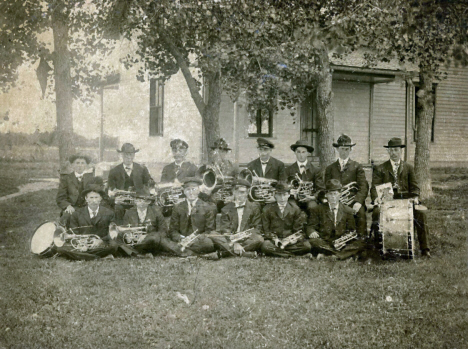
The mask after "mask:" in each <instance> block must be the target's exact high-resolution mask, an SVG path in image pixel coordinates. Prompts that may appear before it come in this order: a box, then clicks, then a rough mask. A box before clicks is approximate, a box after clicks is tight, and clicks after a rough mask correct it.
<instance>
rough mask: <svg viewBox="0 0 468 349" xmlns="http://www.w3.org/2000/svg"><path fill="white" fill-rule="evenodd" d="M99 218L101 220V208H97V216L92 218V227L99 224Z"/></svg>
mask: <svg viewBox="0 0 468 349" xmlns="http://www.w3.org/2000/svg"><path fill="white" fill-rule="evenodd" d="M101 218H102V207H101V206H99V208H98V212H97V215H96V217H94V223H93V225H97V224H98V223H99V221H100V220H101Z"/></svg>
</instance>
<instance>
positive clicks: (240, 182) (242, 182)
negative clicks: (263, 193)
mask: <svg viewBox="0 0 468 349" xmlns="http://www.w3.org/2000/svg"><path fill="white" fill-rule="evenodd" d="M232 185H233V186H234V187H240V186H243V187H246V188H250V187H251V184H250V182H249V181H247V180H245V179H242V178H239V179H236V180H235V181H234V183H232Z"/></svg>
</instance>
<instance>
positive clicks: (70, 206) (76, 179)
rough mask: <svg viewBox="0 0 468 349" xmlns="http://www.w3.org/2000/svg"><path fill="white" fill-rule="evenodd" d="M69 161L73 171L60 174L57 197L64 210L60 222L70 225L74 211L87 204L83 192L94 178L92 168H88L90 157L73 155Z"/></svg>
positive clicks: (58, 203) (59, 205)
mask: <svg viewBox="0 0 468 349" xmlns="http://www.w3.org/2000/svg"><path fill="white" fill-rule="evenodd" d="M69 162H70V164H71V167H72V170H73V172H71V173H69V174H61V175H60V183H59V188H58V192H57V198H56V201H57V205H58V207H60V209H61V210H62V211H61V212H60V222H61V223H62V225H64V226H67V227H68V226H69V225H70V217H71V215H72V214H73V212H75V210H76V209H77V208H79V207H83V206H84V205H85V204H86V202H85V200H84V197H83V196H82V195H81V193H82V191H83V189H84V188H86V187H87V186H88V184H90V183H91V182H92V181H93V179H94V175H93V172H92V169H91V170H89V169H87V167H88V165H89V163H90V162H91V160H90V158H89V157H87V156H84V155H72V156H70V158H69Z"/></svg>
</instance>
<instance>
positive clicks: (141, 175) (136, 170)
mask: <svg viewBox="0 0 468 349" xmlns="http://www.w3.org/2000/svg"><path fill="white" fill-rule="evenodd" d="M125 175H126V172H125V169H124V165H123V163H122V164H120V165H117V166H116V167H114V168H113V169H111V170H110V172H109V178H108V179H107V182H108V184H109V189H111V190H113V189H120V190H123V189H124V185H125ZM132 177H133V184H134V185H135V190H141V189H143V187H144V186H151V185H153V184H154V181H153V178H151V175H150V173H149V171H148V169H147V168H146V167H145V166H142V165H140V164H137V163H136V162H134V163H133V170H132Z"/></svg>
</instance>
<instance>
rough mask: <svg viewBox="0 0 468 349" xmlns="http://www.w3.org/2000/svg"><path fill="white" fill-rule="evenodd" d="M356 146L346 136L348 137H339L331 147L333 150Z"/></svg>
mask: <svg viewBox="0 0 468 349" xmlns="http://www.w3.org/2000/svg"><path fill="white" fill-rule="evenodd" d="M355 145H356V143H353V141H352V140H351V137H350V136H348V135H345V134H343V135H341V136H339V137H338V139H337V141H336V143H333V146H334V147H335V148H339V147H354V146H355Z"/></svg>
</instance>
